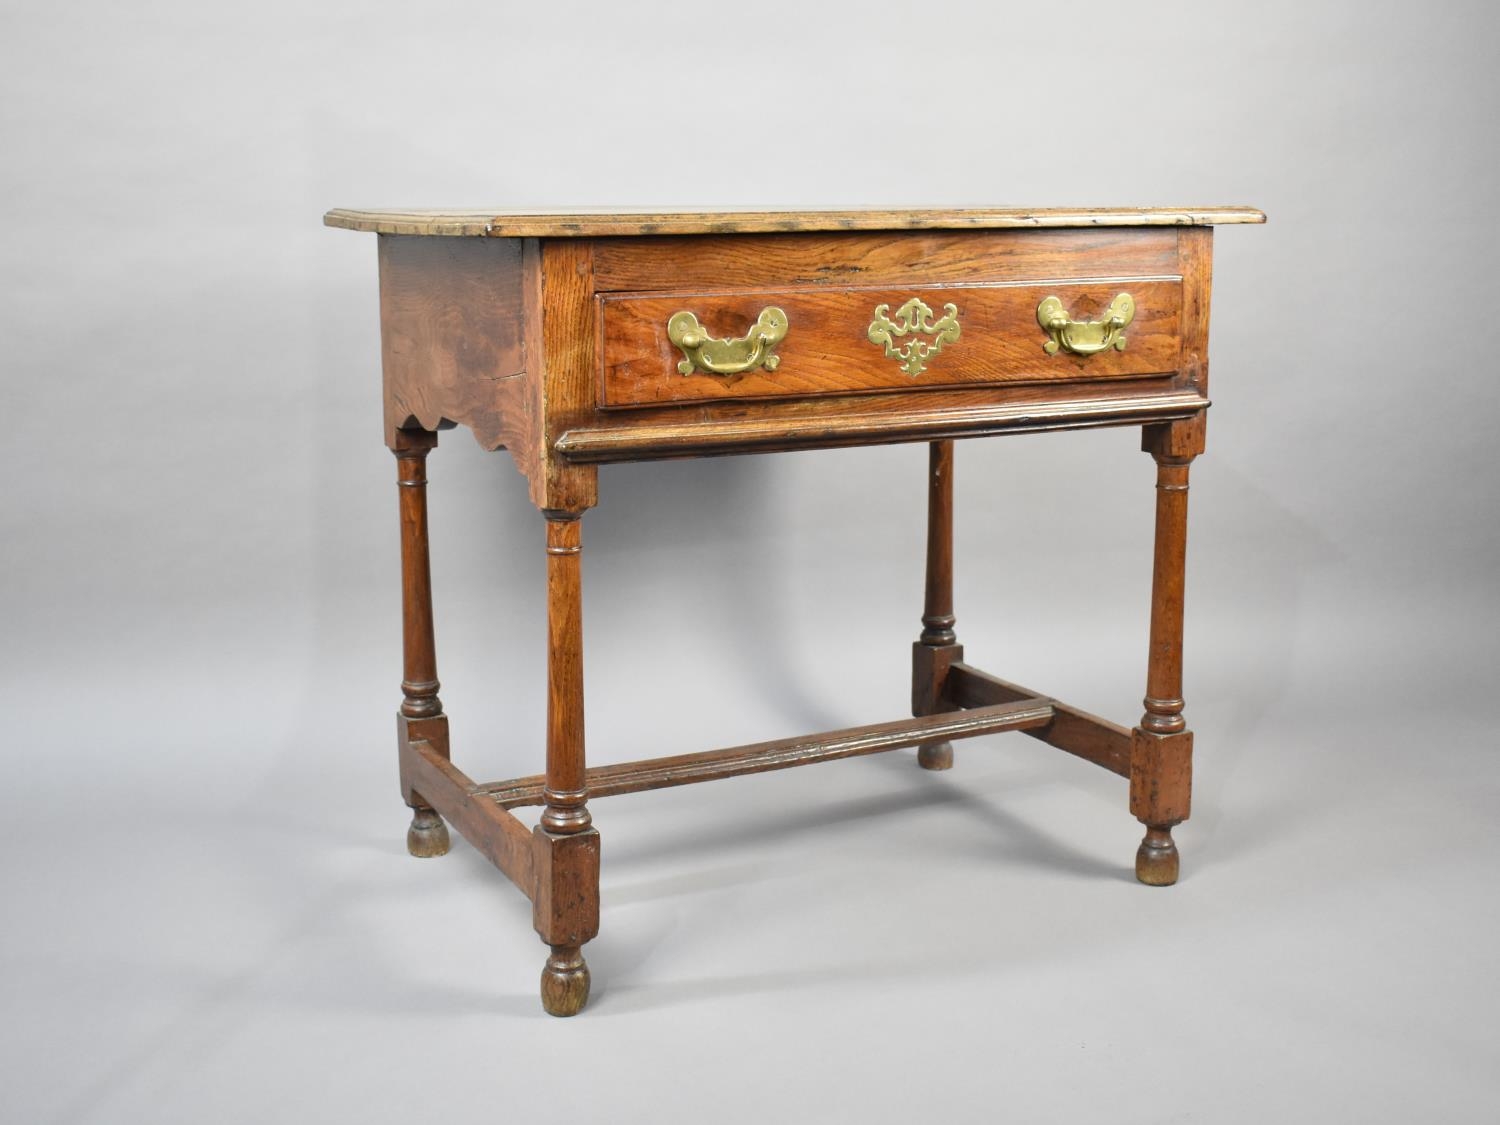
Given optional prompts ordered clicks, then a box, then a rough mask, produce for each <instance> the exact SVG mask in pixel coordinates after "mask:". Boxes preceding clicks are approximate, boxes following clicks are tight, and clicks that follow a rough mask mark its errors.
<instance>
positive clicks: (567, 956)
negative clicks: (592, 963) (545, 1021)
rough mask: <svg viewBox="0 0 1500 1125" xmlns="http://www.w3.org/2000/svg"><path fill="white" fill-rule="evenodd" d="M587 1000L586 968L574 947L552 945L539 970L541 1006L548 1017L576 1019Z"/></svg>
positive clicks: (579, 952)
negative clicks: (545, 961) (571, 1017)
mask: <svg viewBox="0 0 1500 1125" xmlns="http://www.w3.org/2000/svg"><path fill="white" fill-rule="evenodd" d="M588 1000H589V967H588V964H587V963H586V962H585V961H584V959H583V952H582V951H581V950H579V949H578V948H577V947H573V946H566V945H554V946H553V947H552V956H550V957H548V958H547V964H546V966H545V967H544V968H543V969H542V1007H543V1008H545V1009H546V1010H547V1014H548V1015H549V1016H576V1015H577V1014H578V1013H579V1012H581V1011H583V1006H584V1005H585V1004H587V1003H588Z"/></svg>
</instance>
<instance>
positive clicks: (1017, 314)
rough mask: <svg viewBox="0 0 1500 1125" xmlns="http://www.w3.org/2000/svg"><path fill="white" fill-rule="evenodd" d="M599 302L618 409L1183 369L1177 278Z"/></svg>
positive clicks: (613, 297) (607, 390) (605, 365)
mask: <svg viewBox="0 0 1500 1125" xmlns="http://www.w3.org/2000/svg"><path fill="white" fill-rule="evenodd" d="M599 301H600V306H601V309H600V314H601V315H600V318H599V324H600V341H601V343H600V348H601V358H600V370H601V386H600V402H601V405H603V406H604V407H606V408H609V407H629V406H649V405H657V404H667V403H684V402H716V401H723V400H730V399H762V398H792V397H802V396H810V395H834V394H838V395H844V394H857V393H861V392H890V391H894V390H904V389H920V390H931V389H934V388H939V387H957V386H974V385H976V384H1009V383H1054V382H1074V381H1081V380H1094V379H1126V378H1132V377H1145V376H1151V375H1162V374H1167V373H1171V372H1175V371H1176V370H1177V369H1178V365H1179V352H1180V335H1181V313H1182V282H1181V279H1180V278H1177V277H1152V278H1110V279H1108V280H1100V281H1092V280H1082V281H1081V280H1067V281H1055V282H1048V281H1027V282H1024V283H991V284H980V285H966V286H912V287H901V288H888V287H882V288H873V287H872V288H859V287H848V288H838V289H832V288H828V287H810V286H801V287H789V288H785V289H780V290H777V289H764V290H761V289H758V290H756V291H754V292H735V293H725V292H722V291H720V292H712V293H701V292H678V293H666V294H663V293H651V294H640V293H635V294H631V293H604V294H600V296H599ZM1044 302H1045V305H1044ZM1039 310H1040V312H1039Z"/></svg>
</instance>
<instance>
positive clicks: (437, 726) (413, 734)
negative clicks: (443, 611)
mask: <svg viewBox="0 0 1500 1125" xmlns="http://www.w3.org/2000/svg"><path fill="white" fill-rule="evenodd" d="M436 445H437V434H435V433H431V432H429V431H427V430H397V431H396V439H395V442H394V444H393V445H392V446H391V452H392V453H394V454H395V455H396V469H397V472H396V481H397V484H398V485H400V496H401V652H402V666H403V675H402V679H401V692H402V695H403V696H404V698H403V699H402V702H401V711H400V713H399V714H398V715H397V718H396V723H397V734H396V736H397V738H399V739H401V740H403V741H412V742H416V741H426V742H428V743H430V744H431V745H432V746H434V747H435V748H436V749H437V750H438V751H439V752H440V753H442V754H443V755H444V756H446V755H447V753H448V718H447V716H446V715H444V714H443V704H442V702H441V701H440V700H439V699H438V686H439V685H438V678H437V652H436V648H435V646H434V643H433V632H432V568H431V564H430V563H429V561H428V550H427V454H428V452H429V451H431V450H432V448H433V447H434V446H436ZM402 795H403V796H404V797H405V799H406V803H407V804H408V805H409V806H410V807H411V810H412V820H411V828H410V829H408V830H407V833H406V850H407V851H409V852H410V853H411V854H412V855H414V856H419V857H429V856H439V855H443V854H445V853H446V852H447V851H448V826H447V825H446V824H444V823H443V819H442V817H440V816H438V814H437V813H435V812H433V811H432V808H431V807H430V806H429V805H428V804H427V802H426V801H424V800H423V799H422V796H421V794H420V793H417V792H415V791H414V790H412V789H410V788H409V787H408V786H407V785H406V784H405V781H404V780H403V782H402Z"/></svg>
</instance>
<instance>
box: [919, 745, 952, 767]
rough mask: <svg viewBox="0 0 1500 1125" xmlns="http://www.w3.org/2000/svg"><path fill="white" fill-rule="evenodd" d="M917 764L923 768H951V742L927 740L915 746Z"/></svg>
mask: <svg viewBox="0 0 1500 1125" xmlns="http://www.w3.org/2000/svg"><path fill="white" fill-rule="evenodd" d="M917 765H919V766H921V767H922V768H923V769H924V770H951V769H952V768H953V743H951V742H927V743H923V744H922V745H921V746H918V747H917Z"/></svg>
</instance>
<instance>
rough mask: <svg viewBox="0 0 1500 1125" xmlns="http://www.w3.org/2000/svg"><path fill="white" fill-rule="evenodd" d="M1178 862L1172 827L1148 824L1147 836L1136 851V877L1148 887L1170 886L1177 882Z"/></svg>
mask: <svg viewBox="0 0 1500 1125" xmlns="http://www.w3.org/2000/svg"><path fill="white" fill-rule="evenodd" d="M1177 862H1178V861H1177V845H1176V844H1175V843H1173V842H1172V829H1171V827H1170V826H1168V827H1165V828H1157V827H1154V826H1152V825H1149V824H1148V825H1146V838H1145V839H1144V840H1142V841H1141V846H1140V848H1139V849H1137V850H1136V853H1135V877H1136V878H1137V879H1139V880H1140V881H1141V882H1142V883H1145V884H1146V886H1148V887H1170V886H1171V885H1172V884H1173V883H1175V882H1177Z"/></svg>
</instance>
